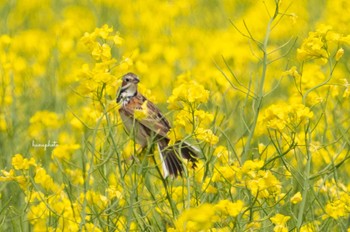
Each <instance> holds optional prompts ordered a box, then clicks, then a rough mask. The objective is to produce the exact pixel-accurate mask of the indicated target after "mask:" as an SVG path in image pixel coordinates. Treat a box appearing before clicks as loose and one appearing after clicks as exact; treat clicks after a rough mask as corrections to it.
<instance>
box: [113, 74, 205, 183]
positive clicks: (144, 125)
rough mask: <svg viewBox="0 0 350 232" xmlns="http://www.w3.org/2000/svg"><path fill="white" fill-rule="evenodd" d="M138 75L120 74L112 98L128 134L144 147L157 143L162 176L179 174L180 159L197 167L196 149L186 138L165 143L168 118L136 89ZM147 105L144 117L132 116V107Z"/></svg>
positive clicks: (168, 140) (168, 139)
mask: <svg viewBox="0 0 350 232" xmlns="http://www.w3.org/2000/svg"><path fill="white" fill-rule="evenodd" d="M139 82H140V79H139V77H138V76H137V75H136V74H134V73H132V72H129V73H126V74H125V75H123V77H122V84H121V87H120V88H119V89H118V92H117V98H116V102H117V103H119V104H120V108H119V114H120V117H121V119H122V122H123V124H124V127H125V130H126V132H127V133H128V134H129V135H133V137H134V139H135V142H136V143H138V144H139V145H141V147H142V148H145V147H147V146H149V145H151V146H152V144H157V147H158V150H159V154H160V160H161V163H162V169H163V176H164V178H166V177H168V176H171V177H177V176H181V177H182V176H183V172H184V162H183V159H187V160H188V161H190V162H191V163H192V168H193V169H195V168H196V167H197V165H196V163H197V157H198V155H197V153H198V152H199V151H198V149H197V148H196V147H194V146H192V145H190V144H189V143H187V142H184V141H176V142H175V143H174V144H173V145H169V142H170V138H169V137H168V136H167V133H168V132H169V130H170V129H171V126H170V123H169V121H168V120H167V119H166V118H165V117H164V115H163V114H162V113H161V111H160V110H159V109H158V108H157V107H156V106H155V105H154V104H153V103H152V102H151V101H149V100H148V99H147V98H146V97H145V96H143V95H142V94H141V93H140V92H139V91H138V83H139ZM143 106H146V107H147V114H146V115H145V117H141V118H140V117H137V118H136V117H135V115H134V114H135V111H137V110H143Z"/></svg>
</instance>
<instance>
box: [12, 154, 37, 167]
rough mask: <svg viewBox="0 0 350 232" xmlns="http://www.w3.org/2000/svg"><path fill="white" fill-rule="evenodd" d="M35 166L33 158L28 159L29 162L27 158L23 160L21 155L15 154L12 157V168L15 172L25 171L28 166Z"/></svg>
mask: <svg viewBox="0 0 350 232" xmlns="http://www.w3.org/2000/svg"><path fill="white" fill-rule="evenodd" d="M30 165H32V166H35V165H36V163H35V160H34V159H33V158H30V159H29V160H28V159H27V158H23V156H22V155H21V154H16V155H15V156H14V157H12V166H13V167H14V169H16V170H27V169H29V166H30Z"/></svg>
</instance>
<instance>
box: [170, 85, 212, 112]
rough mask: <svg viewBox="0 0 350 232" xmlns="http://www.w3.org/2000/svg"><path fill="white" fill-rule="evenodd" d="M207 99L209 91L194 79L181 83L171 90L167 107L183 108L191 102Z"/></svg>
mask: <svg viewBox="0 0 350 232" xmlns="http://www.w3.org/2000/svg"><path fill="white" fill-rule="evenodd" d="M208 99H209V91H208V90H206V89H205V88H204V86H202V85H200V84H198V83H197V82H195V81H189V82H185V83H182V84H181V85H180V86H178V87H176V88H175V89H174V90H173V93H172V95H171V96H170V97H169V99H168V104H169V107H168V108H169V109H183V108H184V107H185V106H188V105H191V104H196V105H197V104H200V103H205V102H207V101H208Z"/></svg>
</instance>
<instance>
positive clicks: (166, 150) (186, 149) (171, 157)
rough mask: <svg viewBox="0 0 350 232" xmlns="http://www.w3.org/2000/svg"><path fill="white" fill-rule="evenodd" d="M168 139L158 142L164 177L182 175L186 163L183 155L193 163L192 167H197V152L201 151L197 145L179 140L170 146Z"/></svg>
mask: <svg viewBox="0 0 350 232" xmlns="http://www.w3.org/2000/svg"><path fill="white" fill-rule="evenodd" d="M168 142H169V141H167V140H165V139H163V140H161V141H159V142H158V149H159V153H160V159H161V162H162V168H163V171H164V177H167V176H169V175H170V176H174V177H177V176H179V175H180V176H182V173H183V171H184V164H183V161H182V160H181V157H182V158H184V159H187V160H188V161H190V162H191V163H192V168H196V167H197V165H196V162H197V158H196V157H197V153H198V152H199V151H198V150H197V149H196V148H195V147H193V146H191V145H190V144H188V143H186V142H182V141H177V142H176V143H175V144H174V145H172V146H168Z"/></svg>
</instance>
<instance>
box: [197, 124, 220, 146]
mask: <svg viewBox="0 0 350 232" xmlns="http://www.w3.org/2000/svg"><path fill="white" fill-rule="evenodd" d="M195 137H196V138H197V139H199V140H202V141H204V142H206V143H209V144H210V145H215V144H217V143H218V142H219V137H217V136H216V135H214V133H213V132H212V131H211V130H210V129H203V128H200V127H199V128H197V129H196V131H195Z"/></svg>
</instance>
